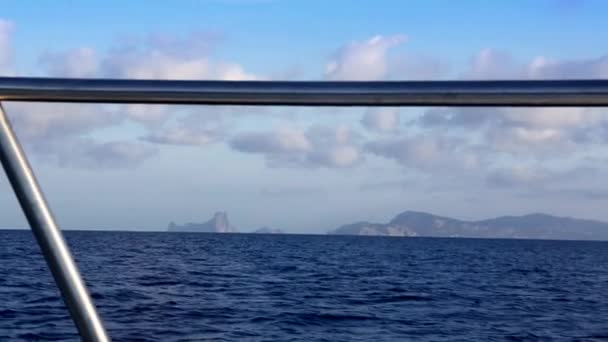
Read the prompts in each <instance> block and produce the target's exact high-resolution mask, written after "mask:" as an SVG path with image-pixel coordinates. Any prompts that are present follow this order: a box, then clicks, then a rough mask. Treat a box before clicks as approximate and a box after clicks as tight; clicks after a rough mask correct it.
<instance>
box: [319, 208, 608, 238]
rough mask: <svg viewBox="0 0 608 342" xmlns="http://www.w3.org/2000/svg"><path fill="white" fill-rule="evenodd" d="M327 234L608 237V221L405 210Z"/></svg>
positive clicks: (542, 215) (534, 215)
mask: <svg viewBox="0 0 608 342" xmlns="http://www.w3.org/2000/svg"><path fill="white" fill-rule="evenodd" d="M328 234H334V235H374V236H404V237H414V236H424V237H453V238H500V239H548V240H608V223H606V222H600V221H593V220H583V219H576V218H571V217H557V216H552V215H547V214H540V213H536V214H529V215H523V216H501V217H497V218H492V219H487V220H480V221H465V220H458V219H454V218H450V217H444V216H437V215H433V214H429V213H424V212H417V211H405V212H403V213H401V214H399V215H397V216H395V218H393V219H392V220H391V221H390V222H388V223H370V222H357V223H352V224H348V225H344V226H341V227H339V228H337V229H335V230H333V231H330V232H329V233H328Z"/></svg>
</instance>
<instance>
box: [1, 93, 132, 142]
mask: <svg viewBox="0 0 608 342" xmlns="http://www.w3.org/2000/svg"><path fill="white" fill-rule="evenodd" d="M6 107H7V113H8V115H9V116H10V118H11V122H12V123H13V125H14V126H15V130H16V132H17V133H18V134H19V136H20V137H21V138H22V139H25V141H27V142H41V143H44V142H46V141H48V140H52V139H58V138H64V137H70V136H82V135H85V134H88V133H91V132H93V131H94V130H96V129H100V128H105V127H111V126H115V125H119V124H121V123H122V122H123V118H122V116H121V115H119V114H118V113H115V112H113V111H110V110H108V109H107V107H106V106H103V105H98V104H76V103H20V102H19V103H7V104H6Z"/></svg>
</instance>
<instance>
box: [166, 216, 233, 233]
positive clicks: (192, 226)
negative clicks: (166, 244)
mask: <svg viewBox="0 0 608 342" xmlns="http://www.w3.org/2000/svg"><path fill="white" fill-rule="evenodd" d="M167 231H169V232H190V233H238V230H237V229H236V228H235V227H233V226H232V225H230V221H228V214H227V213H226V212H225V211H218V212H216V213H215V215H213V217H212V218H211V219H210V220H209V221H207V222H204V223H192V222H191V223H186V224H184V225H177V224H175V223H174V222H171V223H169V227H168V228H167Z"/></svg>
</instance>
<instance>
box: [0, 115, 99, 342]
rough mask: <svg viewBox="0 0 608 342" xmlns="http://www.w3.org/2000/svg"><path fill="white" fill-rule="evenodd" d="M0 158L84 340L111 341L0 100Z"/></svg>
mask: <svg viewBox="0 0 608 342" xmlns="http://www.w3.org/2000/svg"><path fill="white" fill-rule="evenodd" d="M0 162H1V163H2V166H3V167H4V171H5V172H6V175H7V177H8V179H9V181H10V183H11V185H12V187H13V191H14V192H15V195H17V198H18V200H19V204H20V205H21V208H22V209H23V212H24V214H25V216H26V218H27V220H28V222H29V224H30V227H31V229H32V232H33V233H34V236H35V237H36V240H37V241H38V245H39V246H40V249H41V250H42V254H43V255H44V258H45V259H46V262H47V264H48V266H49V268H50V270H51V273H52V274H53V277H54V278H55V283H57V285H58V287H59V290H60V292H61V295H62V296H63V300H64V301H65V304H66V306H67V307H68V309H69V311H70V315H71V316H72V319H73V320H74V323H75V324H76V328H77V329H78V333H79V334H80V336H81V338H82V339H83V340H84V341H99V342H105V341H109V338H108V336H107V333H106V331H105V329H104V327H103V324H102V322H101V319H100V318H99V316H98V314H97V311H96V310H95V306H94V305H93V302H92V300H91V297H90V296H89V293H88V291H87V288H86V286H85V284H84V281H83V280H82V277H81V276H80V272H79V271H78V268H77V266H76V263H75V262H74V259H73V258H72V255H71V253H70V250H69V247H68V245H67V244H66V242H65V240H64V238H63V236H62V234H61V231H60V229H59V227H58V226H57V224H56V223H55V219H54V218H53V215H52V213H51V210H50V209H49V207H48V205H47V203H46V200H45V198H44V195H43V194H42V191H41V189H40V186H39V185H38V182H37V180H36V177H35V176H34V172H33V171H32V168H31V167H30V165H29V162H28V161H27V158H26V156H25V153H24V152H23V149H22V147H21V146H20V144H19V141H18V140H17V137H16V136H15V133H14V131H13V129H12V127H11V125H10V122H9V120H8V118H7V116H6V112H5V111H4V109H3V108H2V104H1V103H0Z"/></svg>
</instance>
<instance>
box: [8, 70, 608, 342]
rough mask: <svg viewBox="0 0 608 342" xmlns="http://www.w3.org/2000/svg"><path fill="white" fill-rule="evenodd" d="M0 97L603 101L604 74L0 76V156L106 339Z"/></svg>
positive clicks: (96, 333) (349, 102) (91, 322)
mask: <svg viewBox="0 0 608 342" xmlns="http://www.w3.org/2000/svg"><path fill="white" fill-rule="evenodd" d="M2 101H39V102H97V103H106V102H107V103H150V104H154V103H164V104H207V105H286V106H560V107H566V106H580V107H591V106H596V107H597V106H608V80H563V81H558V80H547V81H516V80H513V81H431V82H425V81H415V82H409V81H408V82H282V81H154V80H109V79H62V78H10V77H0V161H1V162H2V165H3V167H4V170H5V171H6V174H7V176H8V179H9V181H10V183H11V185H12V187H13V190H14V192H15V194H16V195H17V198H18V199H19V203H20V204H21V207H22V209H23V211H24V213H25V216H26V217H27V219H28V221H29V224H30V227H31V229H32V231H33V232H34V235H35V236H36V240H37V241H38V244H39V245H40V248H41V250H42V253H43V254H44V257H45V259H46V262H47V264H48V266H49V268H50V270H51V272H52V274H53V276H54V278H55V282H56V283H57V286H58V287H59V289H60V291H61V294H62V296H63V299H64V301H65V303H66V305H67V307H68V309H69V310H70V314H71V316H72V319H73V320H74V322H75V324H76V327H77V328H78V332H79V334H80V336H81V337H82V338H83V339H84V340H86V341H108V340H109V338H108V336H107V334H106V332H105V330H104V327H103V324H102V322H101V319H100V318H99V316H98V314H97V312H96V310H95V306H94V305H93V303H92V301H91V298H90V296H89V294H88V292H87V289H86V287H85V285H84V282H83V280H82V278H81V276H80V274H79V272H78V269H77V267H76V264H75V263H74V260H73V258H72V256H71V254H70V251H69V248H68V246H67V244H66V242H65V240H64V239H63V237H62V235H61V231H60V230H59V227H58V226H57V224H56V223H55V220H54V219H53V216H52V214H51V211H50V210H49V208H48V205H47V203H46V201H45V199H44V196H43V195H42V191H41V190H40V187H39V185H38V183H37V181H36V178H35V176H34V173H33V171H32V169H31V168H30V165H29V163H28V161H27V159H26V156H25V153H24V152H23V150H22V148H21V146H20V145H19V142H18V140H17V138H16V137H15V134H14V132H13V130H12V128H11V126H10V124H9V121H8V119H7V117H6V113H5V112H4V110H3V109H2V106H1V102H2Z"/></svg>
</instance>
